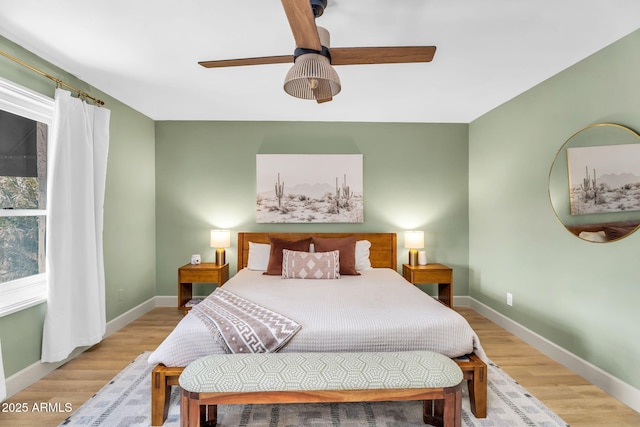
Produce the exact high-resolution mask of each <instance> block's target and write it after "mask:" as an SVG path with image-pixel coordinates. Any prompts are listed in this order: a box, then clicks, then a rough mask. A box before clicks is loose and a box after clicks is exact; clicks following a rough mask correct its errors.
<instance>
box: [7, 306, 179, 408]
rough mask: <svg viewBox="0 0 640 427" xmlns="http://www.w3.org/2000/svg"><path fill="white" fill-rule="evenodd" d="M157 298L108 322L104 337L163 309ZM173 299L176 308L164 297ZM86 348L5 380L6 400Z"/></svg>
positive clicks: (35, 365)
mask: <svg viewBox="0 0 640 427" xmlns="http://www.w3.org/2000/svg"><path fill="white" fill-rule="evenodd" d="M158 298H164V297H153V298H150V299H148V300H147V301H145V302H143V303H142V304H139V305H137V306H136V307H134V308H132V309H131V310H129V311H127V312H126V313H123V314H121V315H120V316H118V317H116V318H115V319H113V320H111V321H109V322H108V323H107V325H106V330H105V335H104V337H105V338H106V337H108V336H109V335H111V334H112V333H114V332H116V331H117V330H119V329H121V328H123V327H124V326H126V325H128V324H129V323H131V322H132V321H134V320H135V319H137V318H138V317H140V316H142V315H143V314H145V313H146V312H148V311H150V310H152V309H153V308H155V307H164V305H159V304H158V303H157V300H158ZM166 298H169V299H170V298H173V307H175V306H176V303H177V298H176V297H166ZM87 348H88V347H78V348H76V349H75V350H74V351H73V352H72V353H71V355H70V356H69V357H67V358H66V359H65V360H62V361H60V362H55V363H42V362H40V361H37V362H35V363H32V364H31V365H29V366H27V367H26V368H24V369H22V370H20V371H18V372H16V373H15V374H13V375H11V376H10V377H8V378H7V379H6V384H7V398H9V397H11V396H13V395H14V394H16V393H18V392H20V391H22V390H24V389H25V388H27V387H28V386H30V385H31V384H33V383H35V382H36V381H38V380H40V379H41V378H42V377H44V376H45V375H47V374H48V373H50V372H52V371H54V370H56V369H57V368H59V367H60V366H62V365H64V364H65V363H67V362H68V361H70V360H72V359H74V358H76V357H77V356H78V355H79V354H81V353H82V352H83V351H85V350H86V349H87Z"/></svg>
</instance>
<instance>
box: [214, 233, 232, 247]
mask: <svg viewBox="0 0 640 427" xmlns="http://www.w3.org/2000/svg"><path fill="white" fill-rule="evenodd" d="M210 246H211V247H212V248H228V247H229V246H231V233H230V232H229V230H211V245H210Z"/></svg>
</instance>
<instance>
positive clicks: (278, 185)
mask: <svg viewBox="0 0 640 427" xmlns="http://www.w3.org/2000/svg"><path fill="white" fill-rule="evenodd" d="M282 196H284V181H282V183H280V174H278V182H276V197H277V198H278V207H280V206H281V204H282Z"/></svg>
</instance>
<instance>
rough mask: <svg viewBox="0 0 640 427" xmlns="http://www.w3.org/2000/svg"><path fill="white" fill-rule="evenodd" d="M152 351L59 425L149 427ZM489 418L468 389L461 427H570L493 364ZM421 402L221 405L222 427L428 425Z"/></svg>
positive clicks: (175, 420) (172, 413) (174, 421)
mask: <svg viewBox="0 0 640 427" xmlns="http://www.w3.org/2000/svg"><path fill="white" fill-rule="evenodd" d="M149 354H150V352H145V353H143V354H141V355H140V356H138V357H137V358H136V360H134V361H133V362H132V363H131V364H130V365H129V366H127V367H126V368H125V369H124V370H123V371H122V372H120V373H119V374H118V375H116V377H115V378H114V379H113V380H111V382H109V383H108V384H107V385H105V386H104V387H103V388H102V389H101V390H100V391H99V392H98V393H97V394H96V395H95V396H93V397H92V398H91V399H89V400H88V401H87V402H86V403H85V404H84V405H82V406H81V407H80V408H78V409H77V410H76V411H75V412H74V413H73V414H72V415H71V416H70V417H69V418H67V419H66V420H65V421H64V422H62V423H61V424H60V426H64V427H69V426H109V427H129V426H149V425H150V421H151V415H150V413H151V410H150V408H151V403H150V401H151V370H152V369H153V366H152V365H149V364H148V363H147V357H148V356H149ZM488 368H489V372H488V377H489V383H488V394H487V402H488V407H487V412H488V416H487V418H484V419H478V418H475V417H474V416H473V414H472V413H471V411H470V409H469V399H468V395H467V390H466V387H463V399H462V402H463V403H462V425H463V426H468V427H490V426H495V427H499V426H514V427H520V426H544V427H554V426H562V427H566V426H568V424H567V423H565V422H564V421H563V420H562V419H561V418H560V417H558V416H557V415H556V414H554V413H553V412H551V411H550V410H549V409H548V408H547V407H546V406H545V405H543V404H542V402H540V401H539V400H538V399H536V398H535V397H534V396H532V395H531V394H529V393H528V392H527V390H525V389H524V388H523V387H522V386H520V385H519V384H518V383H516V382H515V381H514V380H513V378H511V377H510V376H509V375H507V374H506V373H505V372H504V371H502V370H501V369H500V368H499V367H498V366H496V365H495V364H493V363H489V365H488ZM170 405H171V406H170V409H169V417H168V418H167V421H166V422H165V423H164V426H165V427H179V425H180V404H179V393H178V390H177V388H176V387H174V390H173V393H172V395H171V404H170ZM424 425H425V424H423V423H422V403H421V402H375V403H324V404H322V403H319V404H290V405H220V406H219V407H218V426H220V427H224V426H247V427H258V426H260V427H263V426H269V427H301V426H308V427H325V426H349V427H356V426H358V427H362V426H367V427H403V426H424Z"/></svg>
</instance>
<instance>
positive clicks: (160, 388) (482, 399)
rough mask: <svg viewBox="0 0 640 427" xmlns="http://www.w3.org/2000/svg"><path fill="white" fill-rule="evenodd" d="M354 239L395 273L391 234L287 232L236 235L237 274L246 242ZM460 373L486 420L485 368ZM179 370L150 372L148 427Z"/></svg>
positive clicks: (164, 408)
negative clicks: (366, 243)
mask: <svg viewBox="0 0 640 427" xmlns="http://www.w3.org/2000/svg"><path fill="white" fill-rule="evenodd" d="M313 236H316V237H329V238H339V237H352V236H353V237H356V238H357V239H358V240H368V241H370V242H371V249H370V256H369V259H370V260H371V266H372V267H374V268H391V269H392V270H395V271H397V267H398V249H397V237H396V234H395V233H287V232H240V233H238V246H237V247H238V264H237V265H238V270H240V269H242V268H245V267H246V266H247V263H248V260H249V242H254V243H269V237H277V238H280V239H286V240H300V239H305V238H307V237H313ZM456 363H458V366H460V368H461V369H462V372H463V374H464V379H465V380H467V386H468V388H469V400H470V406H471V412H472V413H473V414H474V415H475V416H476V418H485V417H486V416H487V365H486V364H485V363H484V362H483V361H482V360H480V358H479V357H478V356H476V355H475V354H471V355H469V357H468V360H465V361H462V360H456ZM183 369H184V367H182V366H179V367H177V366H164V365H162V364H160V365H157V366H156V367H155V368H154V369H153V371H152V372H151V425H152V426H161V425H162V424H164V421H165V420H166V418H167V413H168V410H169V396H170V395H171V387H172V386H178V377H179V376H180V374H181V373H182V371H183Z"/></svg>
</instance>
